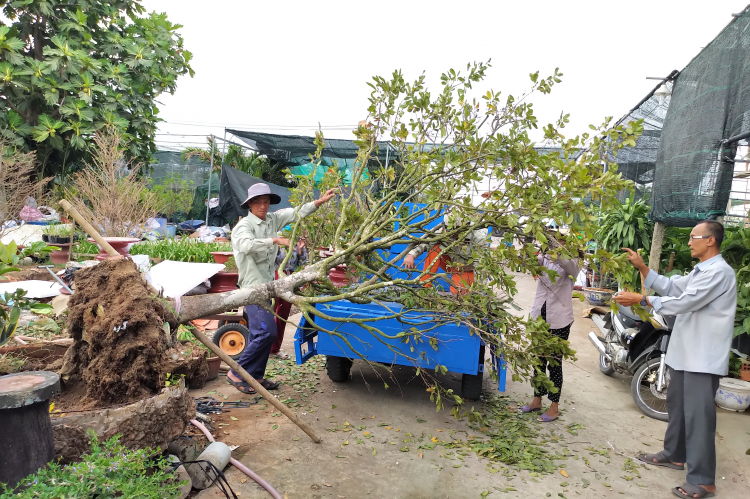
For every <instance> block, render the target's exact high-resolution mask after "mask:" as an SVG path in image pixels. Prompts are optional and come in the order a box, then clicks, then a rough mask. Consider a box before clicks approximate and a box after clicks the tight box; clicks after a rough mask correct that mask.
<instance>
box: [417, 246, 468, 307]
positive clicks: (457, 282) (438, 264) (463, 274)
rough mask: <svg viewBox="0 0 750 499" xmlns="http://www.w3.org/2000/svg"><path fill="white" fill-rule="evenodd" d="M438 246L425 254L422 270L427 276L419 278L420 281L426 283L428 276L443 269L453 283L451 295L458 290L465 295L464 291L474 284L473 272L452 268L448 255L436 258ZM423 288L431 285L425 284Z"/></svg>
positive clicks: (438, 251) (457, 292)
mask: <svg viewBox="0 0 750 499" xmlns="http://www.w3.org/2000/svg"><path fill="white" fill-rule="evenodd" d="M440 251H441V250H440V246H439V245H435V246H434V247H433V248H432V249H431V250H430V252H429V253H427V258H425V260H424V268H425V270H427V271H429V274H425V275H423V276H422V277H421V278H420V281H426V280H427V279H429V278H430V277H432V276H431V275H430V274H436V273H437V271H438V270H439V269H443V270H444V271H445V272H446V273H447V274H448V275H450V276H451V281H452V282H453V286H451V293H453V294H454V295H455V294H459V290H458V288H461V291H460V293H465V292H466V289H465V288H468V287H469V286H471V285H472V284H474V271H473V270H470V271H465V270H459V269H460V268H461V267H456V266H453V264H452V263H451V259H450V257H449V256H448V255H445V254H444V255H442V256H440V257H439V258H438V255H439V254H440ZM425 287H428V288H429V287H432V284H431V283H427V284H425Z"/></svg>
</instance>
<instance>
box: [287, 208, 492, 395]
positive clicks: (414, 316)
mask: <svg viewBox="0 0 750 499" xmlns="http://www.w3.org/2000/svg"><path fill="white" fill-rule="evenodd" d="M401 206H402V207H403V208H404V209H407V210H408V211H409V213H410V214H411V213H414V212H415V211H417V210H420V209H422V208H423V206H424V205H419V204H414V203H403V205H401ZM436 213H437V212H436V211H433V212H432V214H433V215H434V214H436ZM420 218H423V217H420ZM417 220H419V219H417ZM439 223H440V219H437V220H435V221H434V222H432V224H431V225H429V226H428V228H434V227H435V226H437V225H438V224H439ZM398 226H399V224H398V223H396V227H395V229H396V230H398ZM416 236H418V234H416ZM404 249H406V245H405V244H400V245H394V246H392V247H391V248H389V250H379V252H380V254H381V256H382V257H383V258H384V259H386V260H390V258H393V257H395V256H396V255H398V254H400V253H401V252H402V251H403V250H404ZM426 256H427V255H426V254H423V255H421V256H420V257H419V258H417V260H416V262H415V263H416V266H417V268H422V267H423V264H424V259H425V258H426ZM411 272H417V273H419V271H407V270H404V269H403V268H400V267H399V268H391V269H389V270H388V271H387V272H386V274H387V275H388V276H390V277H391V278H393V279H399V278H406V279H408V278H410V275H409V274H411ZM450 284H451V282H450V278H447V276H446V279H441V278H438V279H436V280H435V281H433V285H434V286H435V287H436V288H440V289H443V290H444V291H448V289H449V287H450ZM317 308H318V310H320V311H321V313H322V314H324V315H327V316H329V317H332V318H333V317H335V318H339V319H367V318H370V319H373V318H379V317H385V316H392V315H393V314H394V312H401V311H402V307H401V305H399V304H397V303H389V304H384V305H378V304H367V305H363V304H355V303H351V302H349V301H346V300H341V301H337V302H333V303H330V304H324V305H323V304H318V305H317ZM429 316H430V312H428V311H416V310H415V311H407V312H406V313H405V314H404V315H403V319H402V320H398V319H383V320H379V321H377V322H374V323H372V325H373V326H374V327H377V328H378V329H379V330H380V331H382V332H383V334H384V335H386V336H389V337H388V338H385V337H383V336H381V335H377V336H376V335H373V334H372V333H370V332H369V331H368V330H367V329H365V328H363V327H361V326H360V325H359V324H356V323H354V322H338V321H332V320H326V319H322V318H320V317H315V321H316V323H317V325H318V326H319V327H320V328H322V329H325V330H328V331H335V332H336V333H337V334H338V335H340V337H339V336H336V335H331V334H328V333H324V332H319V331H318V330H316V329H315V328H314V327H312V326H311V325H310V324H308V322H307V319H305V318H303V319H302V322H300V325H299V327H298V328H297V332H296V334H295V335H294V338H295V343H294V349H295V353H296V359H297V364H303V363H304V362H306V361H307V360H308V359H309V358H311V357H313V356H314V355H318V354H320V355H325V356H326V357H327V360H326V369H327V371H328V377H329V378H330V379H331V380H332V381H336V382H343V381H346V380H348V379H349V373H350V370H351V367H352V361H353V360H354V359H357V358H362V359H364V360H368V361H370V362H379V363H383V364H388V365H391V364H395V365H402V366H414V367H419V368H422V369H433V370H434V369H435V367H437V366H444V367H445V368H446V369H447V370H448V371H449V372H454V373H460V374H462V378H461V396H462V397H463V398H466V399H470V400H476V399H478V398H479V396H480V394H481V392H482V378H483V374H484V370H485V344H484V342H483V341H482V340H481V338H479V337H478V336H477V335H473V334H471V333H470V330H469V328H468V327H467V326H466V325H463V324H460V323H458V322H456V323H452V324H443V325H440V326H438V327H434V325H435V323H434V321H431V320H430V319H429ZM414 323H417V325H416V326H415V325H414ZM415 327H416V328H417V329H418V330H420V331H421V332H422V334H419V335H411V336H410V335H409V332H411V330H412V328H415ZM376 334H377V333H376ZM415 338H419V340H421V341H419V340H416V339H415ZM431 338H432V339H433V340H432V343H433V344H434V345H436V346H437V349H435V348H433V346H432V345H431V341H430V339H431ZM347 342H348V344H347ZM355 350H356V352H359V354H361V356H360V355H358V354H357V353H355ZM492 359H493V364H494V365H495V369H496V370H497V373H498V378H499V382H498V389H499V390H500V391H501V392H504V391H505V362H504V361H503V359H502V357H496V356H495V355H494V352H493V355H492Z"/></svg>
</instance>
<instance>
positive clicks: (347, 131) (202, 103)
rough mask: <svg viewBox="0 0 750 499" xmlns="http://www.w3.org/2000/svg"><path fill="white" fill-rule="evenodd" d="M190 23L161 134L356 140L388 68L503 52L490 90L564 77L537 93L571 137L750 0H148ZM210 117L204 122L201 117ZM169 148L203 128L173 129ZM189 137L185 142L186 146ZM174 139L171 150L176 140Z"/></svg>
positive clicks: (644, 86) (621, 110)
mask: <svg viewBox="0 0 750 499" xmlns="http://www.w3.org/2000/svg"><path fill="white" fill-rule="evenodd" d="M143 4H144V5H145V7H146V8H147V9H148V11H149V12H150V11H153V10H155V11H157V12H166V13H167V15H168V18H169V19H170V20H171V21H172V22H175V23H179V24H182V25H184V27H183V28H182V29H181V30H180V33H181V34H182V36H183V37H184V39H185V47H186V48H187V49H188V50H190V51H191V52H193V54H194V59H193V62H192V66H193V69H194V70H195V77H194V78H190V77H188V76H183V77H181V78H180V80H179V82H178V86H177V92H176V93H175V95H174V96H171V95H163V96H161V97H160V98H159V100H160V102H161V103H162V106H161V114H160V116H161V117H162V118H163V119H165V120H166V123H162V124H161V125H160V133H170V134H173V135H177V134H204V135H205V134H210V133H215V134H217V135H219V136H222V135H223V132H224V126H227V127H230V128H231V127H234V128H244V129H249V130H255V131H263V132H268V133H280V134H299V135H312V134H313V133H314V130H315V128H316V127H317V124H318V123H320V125H321V126H322V127H323V129H324V131H325V134H326V136H327V137H333V138H351V137H352V135H351V130H352V129H353V128H355V127H356V124H357V122H358V121H360V120H362V119H364V118H365V116H366V115H367V97H368V95H369V90H370V89H369V87H368V86H367V85H366V82H367V81H369V80H370V79H371V78H372V76H374V75H382V76H387V75H390V74H391V73H392V72H393V70H395V69H400V70H401V71H402V72H403V73H404V75H405V77H406V78H407V79H410V80H411V79H414V78H416V77H417V76H419V74H421V73H422V71H425V72H426V74H427V76H428V82H429V83H430V86H431V87H432V88H434V89H435V92H437V90H438V85H439V77H440V74H441V73H442V72H444V71H446V70H448V69H450V68H455V69H457V70H458V69H465V68H466V64H467V63H468V62H473V61H486V60H488V59H492V66H493V67H492V69H491V70H490V72H489V75H488V78H487V79H486V80H485V81H484V82H483V83H482V85H483V87H482V88H492V89H494V90H501V91H502V92H503V93H505V94H507V93H512V94H514V95H517V94H520V93H521V92H523V91H524V90H525V89H526V88H527V87H528V85H529V80H528V75H529V73H531V72H534V71H537V70H539V71H541V73H542V74H548V73H550V72H552V71H553V70H554V68H555V67H559V68H560V69H561V71H562V72H563V73H564V75H565V76H564V77H563V83H562V84H561V85H559V86H557V87H556V88H555V89H553V92H552V94H551V95H550V96H542V97H539V98H537V99H535V100H534V102H535V106H536V109H537V114H538V116H539V117H540V119H541V121H542V122H543V123H546V122H549V121H552V120H554V119H555V118H556V117H557V116H559V114H560V112H561V111H564V112H566V113H570V115H571V125H570V128H569V130H570V131H569V135H572V134H573V133H580V132H582V131H584V130H585V129H586V128H587V125H588V124H589V123H594V124H599V123H601V121H602V119H603V118H604V117H605V116H614V117H615V118H619V117H620V116H622V115H623V114H625V113H626V112H627V111H628V110H629V109H631V108H632V107H633V106H634V105H635V104H637V103H638V101H640V100H641V98H643V97H644V96H645V95H646V94H647V93H648V92H649V91H650V90H651V89H652V88H653V87H654V86H655V85H656V84H657V82H655V81H653V80H647V79H646V77H647V76H661V77H663V76H666V75H667V74H669V72H670V71H672V70H673V69H678V70H679V69H682V68H683V67H684V66H685V65H686V64H687V63H688V62H690V60H691V59H692V58H693V57H694V56H695V55H696V54H697V53H698V52H699V51H700V50H701V48H702V47H704V46H705V45H707V44H708V43H709V42H710V41H711V40H712V39H713V38H714V37H715V36H716V35H717V34H718V33H719V32H720V31H721V30H722V29H723V28H724V26H726V24H727V23H729V22H730V21H731V19H732V18H731V14H732V13H733V12H740V11H741V10H742V9H743V8H744V7H745V5H746V4H744V3H743V2H742V1H741V0H740V1H737V0H735V1H726V0H711V1H705V0H702V1H697V0H682V1H675V0H650V1H642V0H630V1H628V2H605V1H601V0H598V1H583V0H567V1H559V0H558V1H525V2H520V1H518V2H509V1H497V0H495V1H491V0H485V1H474V0H460V1H459V0H454V1H450V2H449V1H443V0H431V1H421V0H420V1H417V0H400V1H390V0H380V1H376V2H372V1H370V2H359V1H355V0H348V1H327V0H317V1H310V0H307V1H280V0H277V1H262V2H261V1H247V0H244V1H240V0H214V1H213V2H206V1H205V0H201V1H194V0H179V1H177V0H145V1H144V2H143ZM196 125H197V126H196ZM157 139H158V140H157V143H158V145H159V146H160V147H161V148H166V147H168V146H179V145H185V144H187V143H188V142H191V141H196V142H199V143H203V140H202V139H201V137H168V136H165V135H159V136H158V137H157ZM180 143H181V144H180ZM170 148H171V147H170Z"/></svg>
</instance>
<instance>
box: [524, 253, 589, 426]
mask: <svg viewBox="0 0 750 499" xmlns="http://www.w3.org/2000/svg"><path fill="white" fill-rule="evenodd" d="M537 258H538V262H539V265H542V266H543V267H545V268H547V269H549V270H554V271H555V272H557V277H556V278H555V279H554V281H553V280H552V279H550V277H549V276H548V275H547V274H546V273H543V274H540V275H539V279H538V282H537V287H536V296H535V298H534V305H533V307H532V308H531V318H532V319H536V318H537V317H539V316H541V317H542V319H543V320H545V321H546V322H547V323H548V324H549V328H550V334H553V335H555V336H558V337H559V338H562V339H563V340H566V341H567V339H568V336H569V335H570V326H572V325H573V287H574V285H575V280H576V277H577V276H578V273H579V272H580V268H581V263H580V260H578V259H573V260H568V259H566V258H562V257H557V258H555V259H553V258H552V257H550V256H548V255H545V254H543V253H539V256H538V257H537ZM539 360H540V363H541V364H540V366H539V372H542V373H544V372H545V371H547V370H548V371H549V378H550V380H551V381H552V383H554V385H555V388H557V391H556V392H555V393H552V392H549V391H548V390H547V389H546V388H544V387H542V386H539V387H535V388H534V399H533V400H532V401H531V403H530V404H529V405H525V406H523V407H521V408H520V409H519V411H520V412H538V411H541V410H542V397H543V396H544V395H547V398H549V401H550V407H549V409H548V410H547V412H545V413H544V414H542V415H541V416H539V418H538V420H539V421H541V422H543V423H549V422H552V421H554V420H556V419H557V418H558V417H559V415H560V408H559V403H560V393H561V391H562V385H563V371H562V356H556V355H555V356H552V359H551V361H550V362H549V363H548V361H547V359H546V358H540V359H539Z"/></svg>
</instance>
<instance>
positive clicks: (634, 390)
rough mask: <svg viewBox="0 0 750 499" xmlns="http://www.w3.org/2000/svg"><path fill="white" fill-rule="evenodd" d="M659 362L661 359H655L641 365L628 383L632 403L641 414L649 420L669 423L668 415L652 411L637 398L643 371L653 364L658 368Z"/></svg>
mask: <svg viewBox="0 0 750 499" xmlns="http://www.w3.org/2000/svg"><path fill="white" fill-rule="evenodd" d="M660 362H661V358H659V357H657V358H655V359H649V360H647V361H646V362H644V363H643V364H641V366H640V367H639V368H638V369H637V370H636V371H635V374H634V375H633V380H632V381H631V382H630V393H631V395H633V401H635V405H637V406H638V409H640V410H641V412H642V413H643V414H645V415H646V416H648V417H650V418H653V419H658V420H659V421H665V422H666V421H669V414H662V413H660V412H656V411H654V410H653V409H651V408H650V407H649V406H647V405H646V404H644V403H643V402H642V401H641V397H639V392H640V386H639V385H640V381H639V380H640V379H641V377H642V376H643V373H644V371H646V369H648V368H649V366H653V365H654V364H655V365H657V366H658V365H659V363H660Z"/></svg>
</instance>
